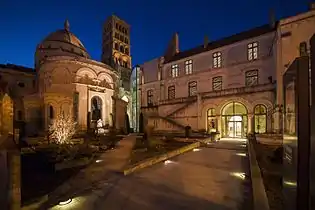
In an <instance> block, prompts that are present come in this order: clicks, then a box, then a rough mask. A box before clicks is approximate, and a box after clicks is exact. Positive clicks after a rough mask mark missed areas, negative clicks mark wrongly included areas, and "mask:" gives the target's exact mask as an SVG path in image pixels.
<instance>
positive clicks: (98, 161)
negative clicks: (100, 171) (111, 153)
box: [95, 160, 103, 163]
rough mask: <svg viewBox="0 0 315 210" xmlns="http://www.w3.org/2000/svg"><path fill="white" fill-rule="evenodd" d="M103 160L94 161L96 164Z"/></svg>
mask: <svg viewBox="0 0 315 210" xmlns="http://www.w3.org/2000/svg"><path fill="white" fill-rule="evenodd" d="M102 161H103V160H96V161H95V162H97V163H100V162H102Z"/></svg>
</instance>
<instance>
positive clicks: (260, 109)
mask: <svg viewBox="0 0 315 210" xmlns="http://www.w3.org/2000/svg"><path fill="white" fill-rule="evenodd" d="M254 117H255V122H254V124H255V133H266V131H267V108H266V106H265V105H263V104H258V105H256V106H255V108H254Z"/></svg>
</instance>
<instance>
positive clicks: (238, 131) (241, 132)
mask: <svg viewBox="0 0 315 210" xmlns="http://www.w3.org/2000/svg"><path fill="white" fill-rule="evenodd" d="M247 114H248V111H247V108H246V106H245V105H244V104H242V103H239V102H234V101H233V102H230V103H228V104H227V105H225V106H224V107H223V109H222V112H221V123H222V126H221V130H222V136H224V137H232V138H242V137H244V136H246V133H247V129H248V116H247Z"/></svg>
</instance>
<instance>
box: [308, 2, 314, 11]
mask: <svg viewBox="0 0 315 210" xmlns="http://www.w3.org/2000/svg"><path fill="white" fill-rule="evenodd" d="M309 10H315V2H311V3H310V4H309Z"/></svg>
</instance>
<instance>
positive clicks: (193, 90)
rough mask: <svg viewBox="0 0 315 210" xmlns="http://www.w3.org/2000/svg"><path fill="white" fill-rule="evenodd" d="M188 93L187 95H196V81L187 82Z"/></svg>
mask: <svg viewBox="0 0 315 210" xmlns="http://www.w3.org/2000/svg"><path fill="white" fill-rule="evenodd" d="M188 95H189V96H195V95H197V82H196V81H193V82H189V83H188Z"/></svg>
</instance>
